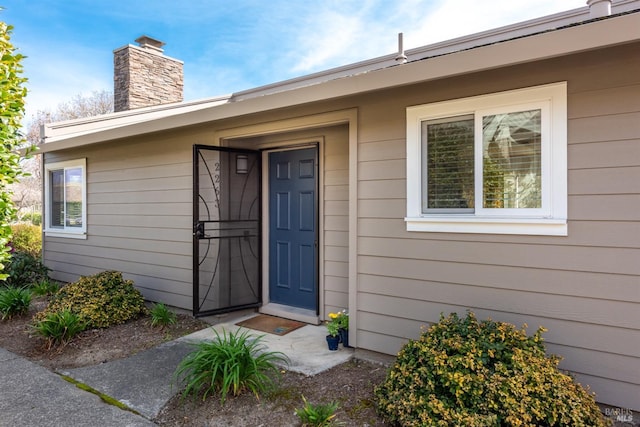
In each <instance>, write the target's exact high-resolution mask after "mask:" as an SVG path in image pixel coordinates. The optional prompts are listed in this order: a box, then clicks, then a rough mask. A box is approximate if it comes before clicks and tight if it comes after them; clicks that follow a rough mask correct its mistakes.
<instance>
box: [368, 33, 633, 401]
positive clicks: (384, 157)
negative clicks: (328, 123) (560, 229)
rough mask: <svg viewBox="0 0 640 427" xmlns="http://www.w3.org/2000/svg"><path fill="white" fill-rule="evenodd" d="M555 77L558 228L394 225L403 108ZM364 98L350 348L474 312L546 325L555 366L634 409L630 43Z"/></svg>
mask: <svg viewBox="0 0 640 427" xmlns="http://www.w3.org/2000/svg"><path fill="white" fill-rule="evenodd" d="M622 58H625V59H622ZM631 58H633V60H631ZM621 61H624V62H625V67H621ZM633 69H635V70H636V71H638V72H636V73H633V72H631V70H633ZM604 70H607V71H606V75H607V76H608V77H607V78H606V79H602V74H600V73H601V72H605V71H604ZM615 70H622V71H621V72H615ZM562 80H567V81H568V90H569V98H568V104H569V105H568V110H569V111H568V114H569V123H568V134H569V146H568V168H569V170H568V184H569V185H568V193H569V195H568V213H569V235H568V236H566V237H549V236H518V235H498V236H496V235H488V234H458V233H419V232H407V231H406V226H405V223H404V216H405V214H406V179H407V178H406V159H405V156H406V151H405V150H406V146H405V140H404V135H405V132H406V129H405V128H406V123H405V110H406V107H407V106H409V105H418V104H424V103H429V102H433V101H439V100H446V99H453V98H460V97H465V96H473V95H477V94H482V93H490V92H492V91H499V90H508V89H513V88H517V87H523V86H532V85H536V84H542V83H549V82H554V81H562ZM367 101H369V102H368V103H367V105H366V106H363V108H362V110H361V112H360V121H359V124H360V127H361V129H362V131H361V132H359V137H360V141H359V145H358V236H359V237H358V313H357V316H358V318H357V319H358V333H357V343H358V346H359V347H364V348H368V349H372V350H376V351H381V352H386V353H390V354H393V353H395V352H397V351H398V350H399V349H400V347H401V346H402V345H403V344H404V343H405V342H406V340H407V339H411V338H417V337H418V336H419V334H420V331H421V329H420V328H421V327H422V326H427V325H429V324H431V323H433V322H437V321H438V319H439V316H440V313H448V312H458V313H459V314H464V313H465V311H466V310H467V309H472V310H473V311H475V312H476V314H477V315H478V316H479V317H480V318H484V317H492V318H494V319H496V320H501V321H507V322H511V323H514V324H516V325H522V324H523V323H527V324H528V325H529V330H530V331H534V330H535V329H536V328H537V327H538V326H544V327H545V328H547V329H548V330H549V331H548V332H547V333H546V334H545V337H546V340H547V342H548V343H549V350H550V351H551V352H554V353H557V354H560V355H562V356H564V357H565V360H564V361H563V362H562V365H561V366H562V367H563V368H564V369H568V370H571V371H572V372H574V373H575V374H576V375H577V377H578V379H579V380H581V381H583V383H585V384H589V385H591V387H592V388H593V389H594V391H596V392H597V393H598V396H600V397H601V398H602V399H604V401H605V402H606V403H611V404H617V405H626V407H633V408H639V409H640V401H639V400H638V399H637V396H640V374H638V372H640V370H639V369H638V366H640V347H639V344H638V343H640V287H639V286H638V284H639V283H640V267H639V263H638V260H640V238H639V237H640V222H639V221H640V48H639V47H638V45H635V46H633V47H631V46H627V47H624V48H619V49H617V50H615V51H611V52H607V53H606V54H603V53H602V52H598V54H584V55H578V56H576V57H575V58H572V61H554V60H550V61H547V62H546V63H544V64H526V65H522V66H519V67H512V68H510V69H509V70H495V71H492V72H487V73H481V74H479V75H475V76H473V78H472V77H471V76H469V77H466V76H463V77H458V78H454V79H451V81H449V82H443V83H438V84H424V85H423V86H421V87H411V88H407V89H406V90H404V89H398V90H396V91H394V93H393V96H390V94H387V93H380V94H378V95H377V97H374V95H371V96H370V97H368V98H367ZM411 179H416V178H415V177H413V178H411ZM632 371H633V373H631V372H632ZM616 387H619V388H618V389H616Z"/></svg>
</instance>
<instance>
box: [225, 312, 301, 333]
mask: <svg viewBox="0 0 640 427" xmlns="http://www.w3.org/2000/svg"><path fill="white" fill-rule="evenodd" d="M236 325H238V326H242V327H243V328H249V329H255V330H256V331H262V332H267V333H269V334H274V335H285V334H288V333H289V332H291V331H294V330H296V329H298V328H301V327H303V326H304V325H306V323H302V322H298V321H295V320H289V319H283V318H282V317H276V316H269V315H267V314H259V315H258V316H256V317H252V318H251V319H247V320H243V321H242V322H239V323H236Z"/></svg>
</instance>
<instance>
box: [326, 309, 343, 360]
mask: <svg viewBox="0 0 640 427" xmlns="http://www.w3.org/2000/svg"><path fill="white" fill-rule="evenodd" d="M331 314H333V313H330V314H329V317H331ZM327 332H328V333H329V334H328V335H327V345H328V346H329V350H331V351H336V350H337V349H338V343H339V342H340V334H339V332H338V323H337V322H335V321H334V320H333V319H331V320H329V321H327Z"/></svg>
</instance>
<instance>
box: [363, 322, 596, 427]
mask: <svg viewBox="0 0 640 427" xmlns="http://www.w3.org/2000/svg"><path fill="white" fill-rule="evenodd" d="M525 327H526V326H525ZM525 327H523V329H520V330H518V329H516V328H515V326H513V325H511V324H508V323H500V322H494V321H491V320H486V321H483V322H478V320H477V319H476V317H475V316H474V315H473V313H468V314H467V317H466V318H465V319H460V318H458V316H457V315H456V314H451V315H450V316H449V317H446V318H445V317H444V316H442V317H441V319H440V322H439V323H437V324H435V325H433V326H431V327H430V328H429V329H428V330H427V331H426V332H424V333H423V334H422V336H421V337H420V339H419V340H417V341H410V342H409V343H407V344H406V345H405V346H404V347H403V349H402V350H401V351H400V353H399V354H398V358H397V360H396V363H395V364H394V366H393V367H392V368H391V370H390V371H389V373H388V375H387V379H386V380H385V382H384V383H383V384H382V385H381V386H379V387H377V388H376V390H375V394H376V398H377V404H378V411H379V412H380V414H381V415H382V416H383V417H384V418H386V419H387V420H388V421H390V422H392V423H397V424H401V425H403V426H418V425H421V426H422V425H431V426H450V425H464V426H471V427H473V426H538V425H543V426H550V427H551V426H603V425H605V423H604V421H603V418H602V416H601V414H600V411H599V409H598V406H597V405H596V404H595V401H594V399H593V396H592V395H591V394H589V393H588V392H587V391H586V390H585V389H584V388H582V387H581V386H580V385H579V384H577V383H575V382H574V381H573V380H572V379H571V378H570V377H569V376H567V375H565V374H563V373H561V372H560V371H559V370H558V363H559V361H560V359H559V358H558V357H557V356H551V357H547V356H546V354H545V348H544V344H543V340H542V337H541V336H542V333H543V332H544V329H543V328H540V329H539V330H538V331H537V332H536V333H535V334H534V335H533V336H531V337H529V336H527V334H526V331H525Z"/></svg>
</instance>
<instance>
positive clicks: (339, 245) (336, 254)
mask: <svg viewBox="0 0 640 427" xmlns="http://www.w3.org/2000/svg"><path fill="white" fill-rule="evenodd" d="M347 131H348V129H347V128H346V127H337V128H335V129H331V130H330V131H328V132H327V133H326V134H325V145H324V192H323V198H324V202H323V203H324V205H323V209H324V230H323V233H324V236H323V237H324V278H323V282H324V288H323V301H324V307H322V308H323V313H324V314H325V316H326V313H330V312H335V311H339V310H342V309H346V308H348V306H349V298H348V297H349V283H348V277H349V274H348V273H349V268H348V265H349V264H348V262H349V141H348V133H347Z"/></svg>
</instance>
